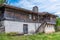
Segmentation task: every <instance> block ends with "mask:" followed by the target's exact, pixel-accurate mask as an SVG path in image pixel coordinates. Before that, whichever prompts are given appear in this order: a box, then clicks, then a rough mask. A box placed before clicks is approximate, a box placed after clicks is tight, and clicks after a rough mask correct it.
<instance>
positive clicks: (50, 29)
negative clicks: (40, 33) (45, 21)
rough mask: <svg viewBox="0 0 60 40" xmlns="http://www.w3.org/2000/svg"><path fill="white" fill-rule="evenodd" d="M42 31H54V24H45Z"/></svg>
mask: <svg viewBox="0 0 60 40" xmlns="http://www.w3.org/2000/svg"><path fill="white" fill-rule="evenodd" d="M44 31H45V33H52V32H55V29H54V25H46V27H45V29H44Z"/></svg>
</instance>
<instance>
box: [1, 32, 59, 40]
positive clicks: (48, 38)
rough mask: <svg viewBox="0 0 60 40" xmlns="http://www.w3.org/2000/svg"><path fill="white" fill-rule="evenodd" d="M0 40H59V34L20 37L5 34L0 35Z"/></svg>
mask: <svg viewBox="0 0 60 40" xmlns="http://www.w3.org/2000/svg"><path fill="white" fill-rule="evenodd" d="M0 40H60V32H56V33H52V34H34V35H22V36H8V35H7V34H0Z"/></svg>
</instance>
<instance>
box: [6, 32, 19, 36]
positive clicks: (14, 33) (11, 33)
mask: <svg viewBox="0 0 60 40" xmlns="http://www.w3.org/2000/svg"><path fill="white" fill-rule="evenodd" d="M17 34H18V33H17V32H10V33H7V35H9V36H10V35H11V36H15V35H17Z"/></svg>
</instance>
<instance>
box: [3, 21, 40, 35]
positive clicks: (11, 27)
mask: <svg viewBox="0 0 60 40" xmlns="http://www.w3.org/2000/svg"><path fill="white" fill-rule="evenodd" d="M23 24H28V34H30V33H32V32H35V30H36V29H37V28H38V26H39V25H41V24H40V23H39V25H38V23H25V22H17V21H6V20H5V21H4V25H5V32H6V33H9V32H18V33H23Z"/></svg>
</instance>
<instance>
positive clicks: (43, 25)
mask: <svg viewBox="0 0 60 40" xmlns="http://www.w3.org/2000/svg"><path fill="white" fill-rule="evenodd" d="M46 24H47V23H46V21H44V22H42V24H41V25H40V26H39V27H38V28H37V30H36V31H35V32H36V33H37V32H39V29H40V28H41V27H43V28H44V27H45V26H46Z"/></svg>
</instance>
